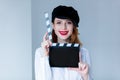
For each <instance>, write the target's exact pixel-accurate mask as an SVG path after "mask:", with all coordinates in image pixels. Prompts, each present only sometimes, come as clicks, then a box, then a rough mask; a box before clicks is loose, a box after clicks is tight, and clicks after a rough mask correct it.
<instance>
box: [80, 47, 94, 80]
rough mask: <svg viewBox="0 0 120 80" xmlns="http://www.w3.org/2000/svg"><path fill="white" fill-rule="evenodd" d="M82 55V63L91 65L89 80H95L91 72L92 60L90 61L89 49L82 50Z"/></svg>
mask: <svg viewBox="0 0 120 80" xmlns="http://www.w3.org/2000/svg"><path fill="white" fill-rule="evenodd" d="M81 51H82V52H81V53H82V54H81V57H82V61H83V62H85V63H87V64H88V65H89V76H88V80H93V77H92V70H91V60H90V55H89V52H88V50H87V49H85V48H83V49H82V50H81Z"/></svg>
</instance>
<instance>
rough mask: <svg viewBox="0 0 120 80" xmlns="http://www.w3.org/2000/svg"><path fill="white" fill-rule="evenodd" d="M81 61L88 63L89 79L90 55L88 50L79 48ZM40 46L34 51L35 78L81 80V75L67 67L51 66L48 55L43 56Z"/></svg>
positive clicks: (42, 79) (44, 79) (36, 79)
mask: <svg viewBox="0 0 120 80" xmlns="http://www.w3.org/2000/svg"><path fill="white" fill-rule="evenodd" d="M80 53H81V59H82V62H85V63H87V64H88V65H89V80H92V77H91V70H90V69H91V68H90V66H91V65H90V57H89V53H88V50H87V49H85V48H81V49H80ZM43 54H44V53H43V50H42V48H38V49H36V52H35V80H83V79H82V77H81V75H80V74H79V73H78V72H76V71H73V70H69V69H68V68H59V67H58V68H51V67H50V65H49V59H48V56H43Z"/></svg>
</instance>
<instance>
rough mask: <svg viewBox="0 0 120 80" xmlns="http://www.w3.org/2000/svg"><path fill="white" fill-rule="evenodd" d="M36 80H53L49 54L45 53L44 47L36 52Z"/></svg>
mask: <svg viewBox="0 0 120 80" xmlns="http://www.w3.org/2000/svg"><path fill="white" fill-rule="evenodd" d="M35 80H51V69H50V66H49V60H48V56H44V55H43V50H42V48H38V49H37V50H36V52H35Z"/></svg>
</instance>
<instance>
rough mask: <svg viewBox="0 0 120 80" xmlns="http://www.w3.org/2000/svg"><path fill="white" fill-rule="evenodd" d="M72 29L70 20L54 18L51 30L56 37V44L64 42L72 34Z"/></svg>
mask: <svg viewBox="0 0 120 80" xmlns="http://www.w3.org/2000/svg"><path fill="white" fill-rule="evenodd" d="M73 27H74V25H73V22H72V21H71V20H69V19H60V18H55V20H54V23H53V29H54V31H55V34H56V35H57V39H58V42H66V41H67V40H68V39H69V37H70V36H71V34H72V33H73Z"/></svg>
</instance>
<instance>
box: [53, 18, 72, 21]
mask: <svg viewBox="0 0 120 80" xmlns="http://www.w3.org/2000/svg"><path fill="white" fill-rule="evenodd" d="M54 21H71V20H70V19H62V18H55V20H54Z"/></svg>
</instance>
